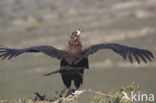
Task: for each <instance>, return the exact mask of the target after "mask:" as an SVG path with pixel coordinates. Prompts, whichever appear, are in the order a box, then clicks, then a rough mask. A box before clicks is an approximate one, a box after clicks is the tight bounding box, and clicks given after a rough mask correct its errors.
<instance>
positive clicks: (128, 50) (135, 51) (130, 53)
mask: <svg viewBox="0 0 156 103" xmlns="http://www.w3.org/2000/svg"><path fill="white" fill-rule="evenodd" d="M101 49H111V50H113V51H114V52H115V53H117V54H119V55H120V56H122V57H123V58H124V59H126V58H128V59H129V60H130V62H131V63H133V58H134V59H135V60H136V61H137V62H138V63H140V60H143V61H144V62H145V63H146V62H147V59H148V60H149V61H151V59H152V58H153V54H152V53H151V52H150V51H148V50H145V49H139V48H135V47H128V46H125V45H120V44H113V43H108V44H97V45H92V46H90V47H89V48H87V49H85V50H84V51H83V52H82V57H80V59H82V58H84V57H88V56H89V55H91V54H93V53H95V52H96V51H98V50H101ZM80 59H79V60H80Z"/></svg>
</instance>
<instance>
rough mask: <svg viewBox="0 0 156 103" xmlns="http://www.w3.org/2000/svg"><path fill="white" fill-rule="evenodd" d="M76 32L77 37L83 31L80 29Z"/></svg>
mask: <svg viewBox="0 0 156 103" xmlns="http://www.w3.org/2000/svg"><path fill="white" fill-rule="evenodd" d="M76 32H77V36H80V34H81V32H83V30H82V29H81V28H80V29H78V30H77V31H76Z"/></svg>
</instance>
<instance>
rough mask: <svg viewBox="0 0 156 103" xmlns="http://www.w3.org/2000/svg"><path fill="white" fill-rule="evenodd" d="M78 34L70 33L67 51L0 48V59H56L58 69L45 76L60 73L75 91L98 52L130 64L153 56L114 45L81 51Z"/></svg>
mask: <svg viewBox="0 0 156 103" xmlns="http://www.w3.org/2000/svg"><path fill="white" fill-rule="evenodd" d="M80 32H81V30H80V29H79V30H77V31H74V32H72V34H71V39H70V41H69V47H68V48H67V50H58V49H56V48H55V47H52V46H46V45H43V46H35V47H30V48H24V49H12V48H6V47H0V58H1V59H2V60H4V59H8V60H10V59H12V58H13V57H16V56H19V55H20V54H23V53H26V52H28V53H31V52H36V53H37V52H42V53H44V54H46V55H48V56H51V57H53V58H57V59H58V60H60V69H58V70H56V71H54V72H51V73H48V74H45V76H48V75H51V74H55V73H60V74H61V76H62V80H63V83H64V85H65V86H66V87H67V88H68V89H69V88H70V87H71V82H72V80H73V81H74V84H75V87H76V89H78V88H79V87H80V85H81V84H82V83H83V73H84V70H85V69H89V63H88V56H89V55H91V54H93V53H95V52H97V51H98V50H101V49H111V50H113V51H114V52H115V53H117V54H119V55H120V56H122V57H123V58H124V59H129V60H130V62H131V63H133V59H135V60H136V61H137V62H138V63H140V62H141V60H142V61H143V62H145V63H147V60H149V61H151V60H152V58H153V54H152V53H151V52H150V51H148V50H146V49H140V48H135V47H129V46H126V45H120V44H116V43H106V44H104V43H102V44H96V45H92V46H90V47H88V48H87V49H83V48H82V44H81V42H80Z"/></svg>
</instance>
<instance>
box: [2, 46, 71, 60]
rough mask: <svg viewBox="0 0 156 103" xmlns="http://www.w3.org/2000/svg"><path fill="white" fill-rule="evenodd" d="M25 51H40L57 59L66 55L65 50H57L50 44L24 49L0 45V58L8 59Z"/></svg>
mask: <svg viewBox="0 0 156 103" xmlns="http://www.w3.org/2000/svg"><path fill="white" fill-rule="evenodd" d="M26 52H42V53H44V54H46V55H48V56H51V57H55V58H57V59H65V58H66V56H68V53H67V52H65V51H62V50H58V49H56V48H54V47H52V46H35V47H30V48H25V49H12V48H5V47H0V58H2V60H4V59H8V60H10V59H11V58H13V57H16V56H18V55H20V54H23V53H26Z"/></svg>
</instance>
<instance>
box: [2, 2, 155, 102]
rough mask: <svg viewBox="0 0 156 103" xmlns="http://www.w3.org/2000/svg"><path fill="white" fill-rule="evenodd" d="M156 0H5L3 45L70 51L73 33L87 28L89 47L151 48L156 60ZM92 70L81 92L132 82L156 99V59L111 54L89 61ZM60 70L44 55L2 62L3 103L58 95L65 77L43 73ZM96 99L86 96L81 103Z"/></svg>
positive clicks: (85, 38)
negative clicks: (127, 58) (134, 59)
mask: <svg viewBox="0 0 156 103" xmlns="http://www.w3.org/2000/svg"><path fill="white" fill-rule="evenodd" d="M155 4H156V0H1V2H0V45H3V46H7V47H10V48H26V47H30V46H37V45H52V46H54V47H57V48H59V49H64V48H66V47H67V46H68V40H69V39H70V38H69V35H70V34H71V32H72V31H74V30H76V29H78V28H80V27H81V28H83V29H84V32H83V33H82V34H81V40H82V43H83V45H84V47H88V46H89V45H92V44H97V43H109V42H114V43H120V44H124V45H129V46H135V47H139V48H145V49H148V50H150V51H152V52H153V53H154V55H156V47H155V45H156V6H155ZM89 60H90V61H89V62H90V70H86V71H85V74H84V84H83V86H82V87H81V88H80V89H93V90H100V91H102V92H104V93H109V92H111V91H113V90H115V89H119V88H120V87H121V86H125V85H127V84H130V83H132V82H134V83H136V84H139V85H140V88H141V89H140V91H141V93H152V94H155V95H156V88H155V87H156V60H155V59H154V60H153V62H151V63H148V64H145V63H141V64H139V65H138V64H137V63H134V64H131V63H130V62H129V61H124V60H123V59H122V58H121V57H120V56H119V55H116V54H115V53H114V52H112V51H111V50H104V51H99V52H98V53H96V54H94V55H93V56H90V57H89ZM58 68H59V61H58V60H56V59H51V58H50V57H48V56H46V55H44V54H41V53H39V54H23V55H21V56H19V57H17V58H14V59H12V60H10V61H7V60H4V61H0V99H18V98H22V97H26V96H28V95H30V94H32V93H34V92H39V93H41V94H46V96H47V97H48V98H53V97H54V96H55V91H60V90H62V89H63V88H64V85H63V83H62V80H61V76H60V75H59V74H56V75H52V76H49V77H43V74H45V73H48V72H51V71H53V70H56V69H58ZM89 100H90V99H88V98H86V96H85V95H84V96H81V97H80V100H79V101H82V102H86V101H89Z"/></svg>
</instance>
